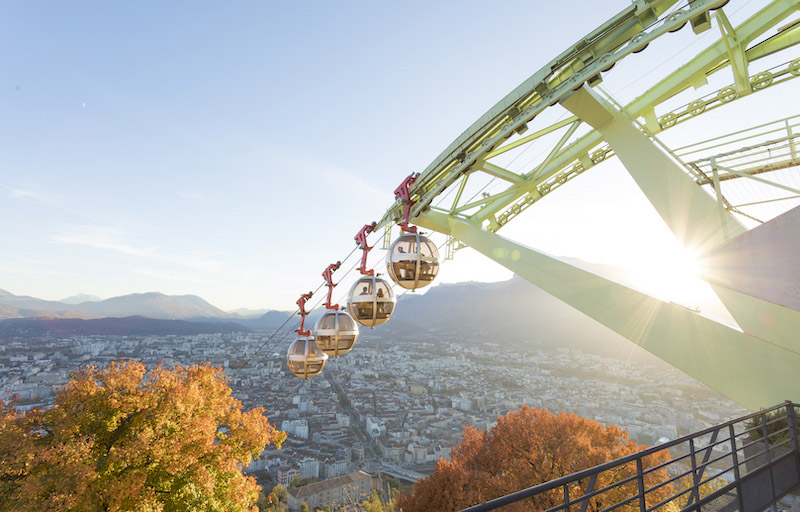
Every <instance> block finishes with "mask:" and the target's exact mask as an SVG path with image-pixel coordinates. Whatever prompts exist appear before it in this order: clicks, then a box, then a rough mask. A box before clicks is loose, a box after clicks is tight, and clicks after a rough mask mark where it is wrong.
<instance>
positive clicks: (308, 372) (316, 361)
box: [286, 336, 328, 379]
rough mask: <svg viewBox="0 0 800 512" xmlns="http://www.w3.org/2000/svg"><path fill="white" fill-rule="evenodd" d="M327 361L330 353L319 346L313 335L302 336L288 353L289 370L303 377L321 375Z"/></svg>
mask: <svg viewBox="0 0 800 512" xmlns="http://www.w3.org/2000/svg"><path fill="white" fill-rule="evenodd" d="M327 362H328V354H326V353H325V352H323V351H322V349H320V348H319V346H318V345H317V343H316V342H315V341H314V338H312V337H311V336H301V337H300V338H298V339H297V340H295V342H294V343H292V345H291V346H290V347H289V351H288V353H287V354H286V363H287V364H288V365H289V370H290V371H291V372H292V373H293V374H295V375H296V376H298V377H300V378H301V379H308V378H310V377H313V376H315V375H319V374H320V373H321V372H322V369H323V368H325V363H327Z"/></svg>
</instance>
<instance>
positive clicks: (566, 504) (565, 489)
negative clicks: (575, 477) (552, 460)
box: [564, 484, 569, 512]
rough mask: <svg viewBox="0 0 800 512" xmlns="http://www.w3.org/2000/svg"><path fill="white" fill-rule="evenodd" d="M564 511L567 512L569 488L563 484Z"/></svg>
mask: <svg viewBox="0 0 800 512" xmlns="http://www.w3.org/2000/svg"><path fill="white" fill-rule="evenodd" d="M564 510H565V511H566V512H569V487H567V484H564Z"/></svg>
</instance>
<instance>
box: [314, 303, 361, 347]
mask: <svg viewBox="0 0 800 512" xmlns="http://www.w3.org/2000/svg"><path fill="white" fill-rule="evenodd" d="M314 339H315V340H316V342H317V345H318V346H319V348H320V349H322V351H323V352H325V353H326V354H328V355H329V356H332V357H338V356H341V355H344V354H346V353H348V352H350V350H352V348H353V345H355V344H356V340H357V339H358V324H356V321H355V320H354V319H353V317H352V316H350V314H348V313H347V311H339V310H338V309H329V310H327V311H325V313H324V314H323V315H322V316H321V317H319V319H317V323H316V324H315V325H314Z"/></svg>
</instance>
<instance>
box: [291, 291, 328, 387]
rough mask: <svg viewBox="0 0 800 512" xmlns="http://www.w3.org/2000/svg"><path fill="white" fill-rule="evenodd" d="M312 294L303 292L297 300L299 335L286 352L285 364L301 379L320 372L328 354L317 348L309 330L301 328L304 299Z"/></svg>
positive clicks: (304, 319) (304, 318)
mask: <svg viewBox="0 0 800 512" xmlns="http://www.w3.org/2000/svg"><path fill="white" fill-rule="evenodd" d="M312 295H314V293H313V292H308V293H304V294H303V295H301V296H300V298H299V299H298V300H297V307H298V309H299V310H300V327H299V328H298V329H296V330H295V331H294V332H296V333H297V334H298V335H299V336H300V337H299V338H298V339H297V340H295V342H294V343H292V344H291V346H289V350H288V352H287V353H286V364H287V365H288V366H289V371H291V372H292V373H293V374H295V375H296V376H298V377H300V378H301V379H308V378H310V377H313V376H314V375H319V374H320V373H322V369H323V368H325V363H327V362H328V354H326V353H325V352H323V351H322V349H320V348H319V346H318V345H317V343H316V342H315V341H314V338H313V337H312V336H311V331H309V330H307V329H303V325H304V324H305V321H306V316H308V312H307V311H306V301H307V300H308V299H310V298H311V296H312Z"/></svg>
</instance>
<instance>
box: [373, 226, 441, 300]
mask: <svg viewBox="0 0 800 512" xmlns="http://www.w3.org/2000/svg"><path fill="white" fill-rule="evenodd" d="M386 270H387V271H388V273H389V277H391V278H392V281H394V282H395V283H397V284H398V285H400V286H402V287H403V288H406V289H409V290H416V289H417V288H422V287H424V286H428V285H429V284H431V282H433V280H434V279H435V278H436V274H438V273H439V249H437V248H436V244H434V243H433V242H432V241H431V240H430V239H429V238H428V237H426V236H423V235H421V234H420V233H418V232H416V231H413V232H406V233H403V234H402V235H401V236H400V237H398V238H397V240H395V241H394V242H393V243H392V245H391V247H390V248H389V254H388V255H387V257H386Z"/></svg>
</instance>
